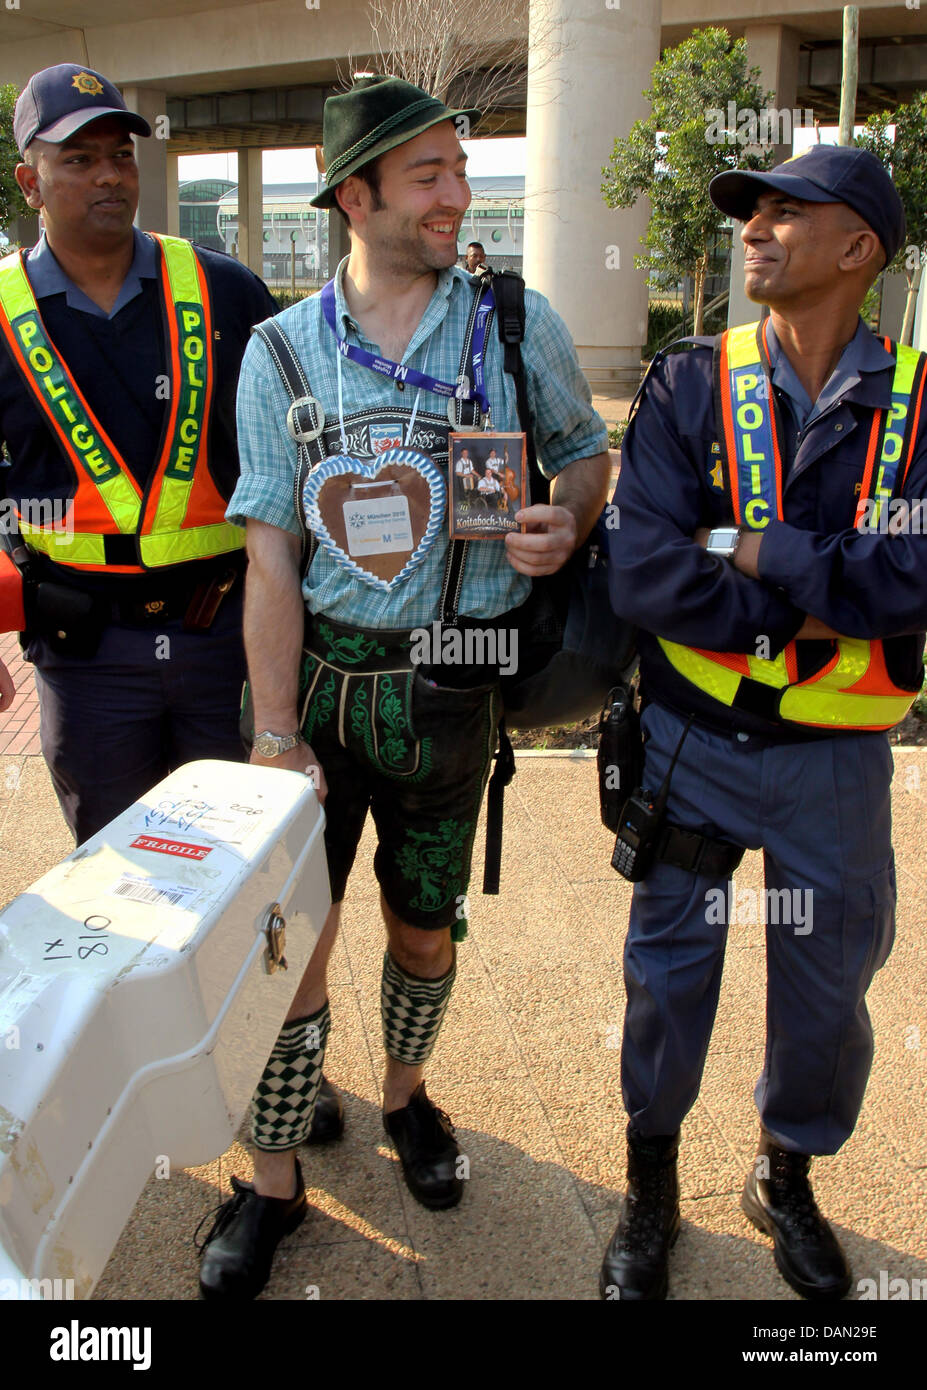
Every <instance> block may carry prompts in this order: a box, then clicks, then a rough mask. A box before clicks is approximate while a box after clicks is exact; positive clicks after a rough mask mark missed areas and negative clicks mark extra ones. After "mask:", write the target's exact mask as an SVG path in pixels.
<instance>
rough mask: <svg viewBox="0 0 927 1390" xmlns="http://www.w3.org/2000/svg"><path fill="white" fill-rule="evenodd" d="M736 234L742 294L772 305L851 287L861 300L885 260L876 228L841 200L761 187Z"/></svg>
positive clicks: (804, 301) (803, 301)
mask: <svg viewBox="0 0 927 1390" xmlns="http://www.w3.org/2000/svg"><path fill="white" fill-rule="evenodd" d="M740 235H741V238H742V240H743V243H744V247H745V257H744V262H745V265H744V274H745V278H744V289H745V291H746V294H747V297H748V298H749V299H752V300H754V301H755V302H756V303H758V304H768V305H769V306H770V307H771V308H774V309H780V310H782V309H785V308H787V307H788V306H789V305H804V306H807V305H808V303H809V300H810V299H812V298H813V299H814V300H820V299H821V298H822V297H826V296H827V295H829V294H833V293H840V294H841V295H842V294H843V293H844V292H850V291H852V294H853V295H856V294H857V292H858V294H859V299H858V302H859V303H861V302H862V299H863V297H864V296H865V293H866V290H867V289H868V286H869V284H870V283H871V282H872V280H873V279H874V278H875V276H876V274H877V273H878V271H879V269H881V266H882V264H883V262H884V252H883V250H882V245H881V243H880V241H879V239H878V237H877V236H876V234H875V232H874V231H873V230H872V228H871V227H869V226H868V225H867V223H865V222H864V221H863V219H862V218H861V217H860V216H859V214H858V213H856V212H854V211H853V209H852V208H850V207H848V206H847V205H846V203H809V202H805V201H804V199H802V198H790V197H788V195H786V194H784V193H779V192H777V191H771V192H769V193H761V194H760V195H759V197H758V198H757V200H756V203H755V205H754V209H753V216H752V217H751V218H750V220H749V221H748V222H746V223H744V227H743V230H742V232H741V234H740Z"/></svg>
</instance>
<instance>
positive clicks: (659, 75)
mask: <svg viewBox="0 0 927 1390" xmlns="http://www.w3.org/2000/svg"><path fill="white" fill-rule="evenodd" d="M650 81H651V85H650V89H649V90H648V91H645V92H644V96H645V98H646V99H647V100H648V101H649V102H650V105H651V111H650V115H649V116H648V117H647V119H646V120H642V121H636V122H635V123H634V125H633V126H632V127H631V130H630V132H629V134H628V136H627V138H626V139H616V140H615V147H614V150H613V151H612V155H611V158H610V159H609V162H608V164H607V165H606V166H605V167H604V168H603V170H602V173H603V175H604V176H605V177H604V181H603V183H602V194H603V197H604V199H605V202H606V203H607V204H608V206H609V207H613V208H628V207H633V206H634V204H635V203H636V202H637V201H638V199H639V198H640V197H641V196H642V195H644V194H646V195H648V196H649V198H650V205H651V214H650V223H649V226H648V229H647V236H646V244H647V246H648V248H649V254H647V255H639V256H636V257H635V264H636V265H637V266H638V267H639V268H641V269H647V270H650V271H652V272H655V274H656V278H657V282H658V283H659V284H662V285H663V286H669V285H674V284H676V283H677V282H678V281H679V280H681V279H682V278H683V276H685V275H691V276H692V277H693V279H694V281H695V331H696V333H699V332H701V328H702V310H703V307H704V287H705V278H706V276H707V274H708V271H709V265H708V257H709V247H710V245H711V243H712V241H713V239H714V238H715V236H716V235H717V233H718V232H719V231H720V230H721V227H722V226H723V224H724V220H725V219H724V214H723V213H722V212H719V211H718V209H717V208H716V207H715V206H714V204H713V203H712V201H711V199H710V198H709V196H708V184H709V181H710V179H711V178H712V177H713V176H714V175H715V174H720V173H722V172H723V171H724V170H725V169H731V168H734V167H735V166H736V167H738V168H741V169H766V168H768V167H769V165H770V164H771V163H772V160H773V157H774V148H773V145H772V143H771V141H770V140H769V138H768V137H769V134H770V130H769V127H768V125H766V126H765V127H764V120H763V113H764V111H768V110H769V109H770V108H769V102H770V101H771V100H772V99H773V94H772V93H771V92H767V91H765V89H764V88H763V87H762V86H761V85H760V70H759V68H756V67H750V66H749V65H748V62H747V45H746V42H745V40H743V39H736V40H734V39H732V38H731V36H730V34H729V33H728V32H727V30H726V29H720V28H709V29H697V30H695V32H694V33H693V34H692V35H691V36H690V37H689V38H688V39H685V40H684V42H682V43H681V44H678V45H677V46H676V47H675V48H671V49H668V50H667V51H666V53H664V55H663V57H662V58H661V59H660V61H659V62H658V63H657V64H656V66H655V67H654V69H653V71H652V72H651V74H650ZM764 136H765V137H766V138H765V139H764Z"/></svg>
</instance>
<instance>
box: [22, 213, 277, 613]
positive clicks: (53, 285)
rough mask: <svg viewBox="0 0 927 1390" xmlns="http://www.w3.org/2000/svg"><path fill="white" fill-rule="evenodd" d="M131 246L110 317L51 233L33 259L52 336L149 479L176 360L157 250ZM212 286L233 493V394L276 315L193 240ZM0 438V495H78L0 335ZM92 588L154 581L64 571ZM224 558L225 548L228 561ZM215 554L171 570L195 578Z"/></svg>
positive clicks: (255, 289)
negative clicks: (1, 459) (171, 357)
mask: <svg viewBox="0 0 927 1390" xmlns="http://www.w3.org/2000/svg"><path fill="white" fill-rule="evenodd" d="M134 236H135V255H134V259H133V262H132V266H131V268H130V270H129V274H128V275H127V276H126V279H125V281H124V283H123V286H122V290H121V292H120V295H119V298H118V299H117V301H116V303H115V304H114V306H113V310H112V312H111V313H110V314H109V315H107V314H105V313H104V311H103V310H102V309H101V308H100V307H99V306H98V305H96V304H94V303H93V301H91V300H89V299H88V298H87V297H86V296H85V295H84V294H83V293H82V292H81V291H80V290H79V289H78V288H77V286H75V285H74V284H73V282H71V281H70V280H69V279H68V278H67V277H66V276H65V274H64V272H63V270H62V269H61V267H60V265H59V264H58V262H57V261H56V260H55V258H54V256H53V254H52V252H51V249H50V247H49V246H48V244H47V242H46V241H45V239H44V236H43V238H42V240H41V241H40V243H39V245H38V247H36V248H35V249H34V250H33V252H32V253H31V254H30V257H29V258H28V259H27V261H26V270H27V274H28V275H29V278H30V282H31V283H32V285H33V292H34V293H35V296H36V299H37V300H38V304H39V311H40V313H41V315H42V319H43V321H44V323H45V326H46V329H47V331H48V333H49V336H50V337H51V340H52V342H53V343H54V344H55V346H56V347H57V349H58V351H59V352H60V353H61V355H62V357H63V358H64V360H65V362H66V363H67V365H68V367H69V368H70V370H71V373H72V375H73V376H74V379H75V381H76V382H77V385H78V386H79V387H80V389H81V391H82V392H83V394H84V396H85V398H86V400H87V402H88V403H89V405H90V408H91V410H93V412H94V414H95V415H96V416H97V418H98V419H99V421H100V423H101V424H102V426H103V428H104V429H105V430H106V431H107V433H108V434H109V436H110V438H111V439H112V440H113V443H114V444H115V445H116V447H117V449H118V450H119V452H120V453H121V455H122V457H123V458H124V459H125V461H126V464H127V466H128V467H129V469H130V470H131V472H132V474H133V475H134V477H135V478H136V479H137V480H138V482H139V483H140V484H141V485H142V486H143V487H144V486H145V484H146V483H147V482H148V479H149V477H150V475H151V473H152V471H153V469H154V467H155V464H156V462H157V458H158V453H159V449H160V445H161V437H162V433H163V430H164V427H165V419H166V414H167V411H168V408H169V405H170V402H169V400H168V399H166V396H167V389H166V386H165V380H166V377H167V370H168V361H167V349H166V347H165V339H164V323H163V312H162V305H161V292H160V288H159V284H158V270H157V264H158V259H157V248H156V246H155V243H154V241H153V240H152V239H151V238H150V237H147V236H145V235H144V233H142V232H139V231H138V230H137V229H136V230H135V232H134ZM196 254H197V256H198V258H199V260H200V264H201V265H202V266H203V268H204V270H205V274H206V280H207V283H208V285H209V291H210V299H211V306H212V317H213V352H214V357H215V384H214V392H213V399H212V406H211V418H210V445H209V453H210V464H211V468H212V474H213V477H214V479H215V481H216V484H217V486H218V487H219V489H220V491H221V492H222V494H223V495H224V496H225V497H230V496H231V495H232V492H233V491H234V487H235V483H236V480H237V478H238V449H237V440H236V427H235V398H236V393H237V389H238V372H239V368H240V366H241V359H242V356H243V355H244V351H245V348H246V346H247V343H248V337H249V334H250V331H251V327H252V325H253V324H255V323H261V322H262V321H263V320H264V319H266V318H268V317H269V316H270V315H272V314H275V313H276V312H277V304H276V301H275V300H274V299H273V297H272V296H271V294H270V293H269V291H268V289H267V287H266V285H265V284H264V282H263V281H262V280H260V279H258V277H257V276H256V275H254V274H253V273H252V272H251V271H250V270H248V269H247V267H245V266H243V265H240V264H239V262H238V261H236V260H233V259H232V257H231V256H226V255H224V254H223V253H221V252H218V251H212V250H210V249H208V248H207V247H203V246H196ZM0 441H3V442H5V444H6V448H7V452H8V454H9V457H10V465H9V467H4V468H0V496H2V497H7V498H12V499H14V500H16V501H17V502H19V501H21V500H22V499H25V498H33V499H36V500H42V499H46V498H47V499H50V500H60V501H62V502H64V501H65V500H66V499H67V498H69V497H70V496H72V495H73V468H72V465H71V464H70V463H69V462H68V460H67V459H66V458H65V456H64V455H63V453H62V452H61V449H60V447H59V446H58V444H57V442H56V440H55V439H54V436H53V435H52V432H51V430H50V429H49V427H48V424H47V422H46V420H45V418H44V416H43V415H41V414H40V412H39V409H38V407H37V406H36V405H35V403H34V401H33V399H32V396H31V393H30V392H29V391H27V389H26V387H25V385H24V383H23V380H22V377H21V376H20V373H19V371H18V369H17V368H16V367H15V366H14V364H13V360H12V358H11V356H10V353H9V350H8V349H7V347H6V345H5V343H4V342H3V341H2V339H0ZM41 563H42V565H43V567H44V566H48V567H51V568H53V569H54V570H55V577H56V578H58V579H61V578H65V579H67V580H68V582H71V583H77V584H79V585H80V587H81V588H84V589H91V588H92V589H98V588H100V587H106V589H107V591H109V590H110V589H111V587H112V586H113V585H114V584H116V583H118V584H119V586H120V591H121V592H125V591H126V590H127V589H128V590H131V588H132V587H133V586H137V585H138V584H139V583H140V582H141V583H142V584H144V583H149V584H150V580H147V579H146V578H145V577H144V576H142V577H141V580H139V579H138V578H135V577H133V576H131V575H130V576H126V575H119V576H114V577H113V578H112V579H107V578H106V576H104V575H100V574H91V573H89V572H81V573H80V575H79V576H78V575H76V574H75V573H73V572H68V573H65V572H64V570H63V567H61V566H57V565H55V566H52V562H51V561H49V560H47V559H46V558H45V557H42V558H41ZM224 563H225V565H226V566H227V563H228V560H227V557H226V559H225V561H224ZM209 565H212V567H213V568H214V567H215V563H214V562H212V561H206V562H203V561H200V562H192V564H188V565H183V566H176V567H172V568H171V575H172V577H173V578H180V571H184V572H185V573H187V574H189V575H191V576H193V575H194V573H198V572H199V571H200V570H202V569H203V567H204V566H209Z"/></svg>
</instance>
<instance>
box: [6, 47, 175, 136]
mask: <svg viewBox="0 0 927 1390" xmlns="http://www.w3.org/2000/svg"><path fill="white" fill-rule="evenodd" d="M101 116H122V117H123V119H124V120H125V123H126V125H127V126H128V127H129V129H130V130H131V131H134V133H135V134H136V135H150V134H151V126H150V125H149V124H148V122H147V121H146V120H145V119H144V117H142V116H139V115H137V114H136V112H134V111H130V110H129V108H128V107H127V106H126V104H125V102H124V101H123V99H122V93H121V92H120V91H119V89H118V88H117V87H114V86H113V84H112V82H110V81H109V79H108V78H106V77H104V76H103V75H102V74H101V73H99V72H94V71H93V69H92V68H81V67H78V66H77V64H76V63H58V64H56V66H55V67H53V68H43V69H42V71H41V72H37V73H35V75H34V76H33V77H30V78H29V81H28V82H27V83H26V86H25V88H24V89H23V91H22V93H21V94H20V97H19V100H18V101H17V103H16V110H15V111H14V113H13V135H14V137H15V139H16V145H17V148H18V150H19V153H20V154H25V153H26V147H27V145H30V144H31V143H32V141H33V140H47V141H48V142H49V144H52V145H60V144H61V143H62V141H64V140H67V139H69V137H70V136H72V135H73V134H74V133H75V131H78V130H80V129H81V127H82V126H85V125H89V123H90V122H91V121H96V120H99V118H100V117H101Z"/></svg>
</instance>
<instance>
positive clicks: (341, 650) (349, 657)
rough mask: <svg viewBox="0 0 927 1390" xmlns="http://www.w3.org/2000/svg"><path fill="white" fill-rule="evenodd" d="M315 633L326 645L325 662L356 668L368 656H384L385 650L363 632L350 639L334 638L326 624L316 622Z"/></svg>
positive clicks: (356, 633) (331, 630) (346, 637)
mask: <svg viewBox="0 0 927 1390" xmlns="http://www.w3.org/2000/svg"><path fill="white" fill-rule="evenodd" d="M316 631H317V632H318V633H319V636H320V637H322V638H323V639H324V640H325V642H327V644H328V650H327V651H326V653H325V660H326V661H334V662H335V663H338V662H340V663H342V664H343V665H344V666H356V665H357V664H358V662H360V661H366V660H367V658H368V657H370V656H385V655H386V649H385V648H384V647H381V646H380V644H379V642H378V641H377V640H376V638H375V637H367V636H366V635H365V634H364V633H363V632H355V633H354V635H353V636H352V637H348V636H342V637H336V636H335V633H334V631H333V629H332V628H330V627H329V625H328V623H322V622H317V623H316Z"/></svg>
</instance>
